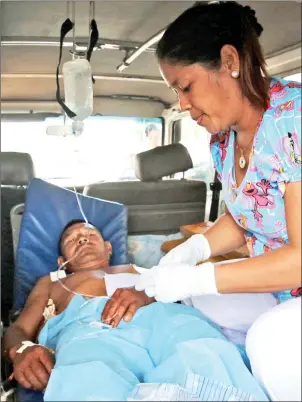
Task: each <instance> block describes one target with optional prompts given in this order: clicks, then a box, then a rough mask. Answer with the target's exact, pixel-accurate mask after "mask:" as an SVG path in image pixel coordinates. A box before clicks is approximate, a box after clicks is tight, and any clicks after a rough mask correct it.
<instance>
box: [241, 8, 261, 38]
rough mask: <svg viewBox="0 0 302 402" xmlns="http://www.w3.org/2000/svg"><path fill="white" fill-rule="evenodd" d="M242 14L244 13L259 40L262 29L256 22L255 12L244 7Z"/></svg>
mask: <svg viewBox="0 0 302 402" xmlns="http://www.w3.org/2000/svg"><path fill="white" fill-rule="evenodd" d="M243 13H244V15H245V17H246V18H247V19H248V20H249V22H250V24H251V26H252V27H253V28H254V30H255V32H256V35H257V36H258V38H259V36H260V35H261V34H262V32H263V27H262V25H261V24H259V22H258V19H257V17H256V11H255V10H253V9H252V8H251V7H250V6H244V7H243Z"/></svg>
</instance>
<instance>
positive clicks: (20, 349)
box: [16, 341, 36, 353]
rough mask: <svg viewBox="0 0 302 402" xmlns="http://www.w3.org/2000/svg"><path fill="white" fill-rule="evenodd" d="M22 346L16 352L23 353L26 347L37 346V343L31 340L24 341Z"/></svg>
mask: <svg viewBox="0 0 302 402" xmlns="http://www.w3.org/2000/svg"><path fill="white" fill-rule="evenodd" d="M21 343H22V346H20V348H19V349H18V350H17V351H16V353H23V352H24V350H25V349H27V348H30V347H31V346H35V345H36V343H33V342H31V341H22V342H21Z"/></svg>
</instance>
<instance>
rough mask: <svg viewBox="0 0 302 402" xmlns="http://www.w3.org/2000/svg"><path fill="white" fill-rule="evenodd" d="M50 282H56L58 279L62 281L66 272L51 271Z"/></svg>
mask: <svg viewBox="0 0 302 402" xmlns="http://www.w3.org/2000/svg"><path fill="white" fill-rule="evenodd" d="M49 275H50V280H51V282H57V280H58V279H63V278H66V276H67V275H66V272H65V271H62V270H60V271H53V272H51V273H50V274H49Z"/></svg>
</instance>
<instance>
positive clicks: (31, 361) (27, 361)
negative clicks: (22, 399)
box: [13, 345, 54, 391]
mask: <svg viewBox="0 0 302 402" xmlns="http://www.w3.org/2000/svg"><path fill="white" fill-rule="evenodd" d="M13 366H14V375H15V379H16V380H17V381H18V383H19V384H21V385H22V386H23V387H24V388H32V389H34V390H38V391H42V390H44V389H45V388H46V386H47V383H48V380H49V377H50V373H51V370H52V369H53V366H54V362H53V360H52V358H51V354H50V353H49V352H48V350H47V349H46V348H44V347H43V346H40V345H36V346H31V347H30V348H27V349H25V350H24V352H22V353H16V355H15V357H14V359H13Z"/></svg>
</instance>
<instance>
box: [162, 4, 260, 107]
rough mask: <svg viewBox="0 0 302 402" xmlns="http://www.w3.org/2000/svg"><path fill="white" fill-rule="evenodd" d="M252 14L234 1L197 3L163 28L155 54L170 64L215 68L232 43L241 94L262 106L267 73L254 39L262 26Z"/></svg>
mask: <svg viewBox="0 0 302 402" xmlns="http://www.w3.org/2000/svg"><path fill="white" fill-rule="evenodd" d="M255 14H256V13H255V11H254V10H252V9H251V8H250V7H249V6H245V7H244V6H242V5H240V4H238V3H236V2H235V1H220V2H217V3H212V4H209V3H203V2H202V3H198V4H197V5H195V6H193V7H191V8H189V9H188V10H186V11H185V12H184V13H182V14H181V15H180V16H179V17H178V18H177V19H176V20H175V21H174V22H172V24H171V25H170V26H169V27H168V28H167V30H166V32H165V33H164V35H163V37H162V38H161V40H160V41H159V43H158V46H157V49H156V55H157V57H158V59H160V60H166V61H168V62H169V63H171V64H184V65H190V64H193V63H200V64H202V65H203V66H205V67H206V68H209V69H218V68H219V67H220V66H221V57H220V51H221V49H222V47H223V46H224V45H232V46H234V47H235V49H236V50H237V52H238V54H239V57H240V76H239V82H240V86H241V90H242V94H243V95H244V96H245V97H246V98H248V99H249V100H250V102H251V103H252V104H253V105H255V106H258V107H261V108H264V109H266V107H267V96H268V95H267V91H268V74H267V72H266V65H265V59H264V55H263V51H262V49H261V46H260V43H259V39H258V38H259V37H260V35H261V33H262V31H263V28H262V26H261V25H260V24H259V22H258V20H257V18H256V15H255Z"/></svg>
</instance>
